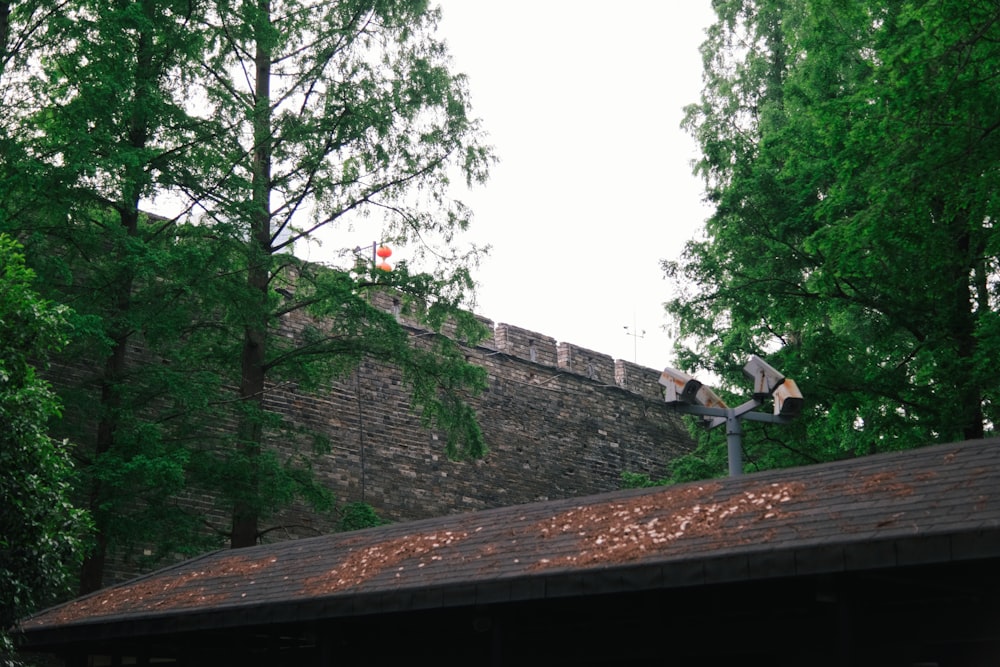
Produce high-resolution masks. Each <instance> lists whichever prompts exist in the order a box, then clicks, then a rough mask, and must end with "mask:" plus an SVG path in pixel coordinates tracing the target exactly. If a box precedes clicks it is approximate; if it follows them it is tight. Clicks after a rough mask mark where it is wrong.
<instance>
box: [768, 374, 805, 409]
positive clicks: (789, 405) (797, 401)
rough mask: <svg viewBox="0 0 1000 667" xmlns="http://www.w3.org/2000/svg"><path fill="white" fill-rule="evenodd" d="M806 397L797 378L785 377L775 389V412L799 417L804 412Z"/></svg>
mask: <svg viewBox="0 0 1000 667" xmlns="http://www.w3.org/2000/svg"><path fill="white" fill-rule="evenodd" d="M803 403H804V399H803V398H802V392H801V391H799V386H798V385H797V384H795V380H793V379H791V378H785V381H784V382H782V383H781V384H780V385H779V386H778V387H777V388H775V390H774V414H776V415H781V416H782V417H797V416H798V415H799V413H800V412H802V405H803Z"/></svg>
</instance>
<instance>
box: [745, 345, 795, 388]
mask: <svg viewBox="0 0 1000 667" xmlns="http://www.w3.org/2000/svg"><path fill="white" fill-rule="evenodd" d="M743 373H744V375H746V376H747V377H748V378H750V379H751V380H753V396H754V398H767V397H768V396H770V395H771V394H773V393H774V390H775V389H777V388H778V387H779V386H780V385H781V383H782V382H784V381H785V376H784V375H782V374H781V373H780V372H779V371H778V370H777V369H776V368H774V367H773V366H771V365H770V364H768V363H767V362H766V361H764V360H763V359H761V358H760V357H758V356H757V355H756V354H751V355H750V361H748V362H747V365H746V366H744V367H743Z"/></svg>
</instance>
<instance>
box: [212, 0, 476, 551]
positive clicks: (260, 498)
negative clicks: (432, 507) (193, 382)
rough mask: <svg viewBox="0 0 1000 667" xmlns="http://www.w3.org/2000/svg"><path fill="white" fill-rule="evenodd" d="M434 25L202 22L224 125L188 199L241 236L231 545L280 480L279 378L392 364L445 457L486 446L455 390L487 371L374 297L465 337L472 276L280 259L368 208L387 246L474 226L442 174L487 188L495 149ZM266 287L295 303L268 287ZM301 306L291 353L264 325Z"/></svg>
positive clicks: (322, 16)
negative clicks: (304, 323) (387, 296)
mask: <svg viewBox="0 0 1000 667" xmlns="http://www.w3.org/2000/svg"><path fill="white" fill-rule="evenodd" d="M437 19H438V15H437V12H436V11H432V10H430V9H429V8H428V5H427V3H426V2H421V1H413V0H394V1H389V2H374V3H373V2H370V1H368V0H362V1H359V0H340V1H338V2H333V3H330V2H313V1H302V0H281V1H276V2H270V1H268V0H260V1H258V2H256V3H230V2H227V1H222V2H218V3H217V5H216V8H215V12H214V13H210V14H209V15H208V16H207V22H206V25H205V28H204V34H206V35H209V36H210V39H211V40H212V42H211V43H212V49H213V54H214V55H213V59H212V60H211V61H210V62H209V64H208V66H209V70H210V72H211V76H210V77H209V78H208V79H207V80H206V87H205V90H204V97H205V100H206V104H207V107H208V111H209V112H210V114H211V116H212V117H215V118H218V119H220V122H221V123H222V125H223V126H224V128H225V131H224V132H221V133H220V134H219V137H218V139H219V141H218V142H216V143H214V144H212V145H213V147H214V148H215V150H216V154H215V156H214V157H213V158H212V160H211V164H207V165H205V166H206V167H208V170H207V171H206V172H205V173H203V174H202V175H200V176H199V181H200V183H201V184H202V185H203V186H204V185H206V184H211V185H212V187H211V188H207V187H202V189H201V191H200V194H199V196H198V197H199V198H198V203H199V206H201V207H202V208H204V209H205V210H206V211H208V213H207V214H206V218H207V219H209V220H211V221H213V222H214V223H215V225H216V226H217V227H219V228H221V229H224V230H226V231H228V232H229V233H230V234H231V236H230V238H232V239H235V240H236V241H237V242H238V243H239V244H240V245H241V247H242V251H241V253H242V256H241V261H242V262H243V264H242V270H241V274H240V275H241V278H240V280H241V283H240V284H238V285H234V286H233V288H232V289H233V295H234V297H233V298H234V302H236V303H238V304H239V307H238V308H237V309H234V310H231V311H230V316H231V318H232V324H233V325H234V328H235V330H236V331H238V332H239V333H240V336H241V351H240V354H239V362H240V366H239V383H238V387H239V399H240V412H239V414H238V428H237V432H236V437H235V447H231V448H226V449H225V450H224V453H223V455H222V456H221V458H220V460H221V462H222V463H223V465H225V467H226V468H228V469H230V470H238V471H240V472H239V474H237V475H234V476H233V477H232V478H231V479H233V480H234V483H233V484H230V485H226V486H225V487H223V491H224V492H225V493H226V494H228V495H229V496H230V497H231V499H232V502H233V525H232V536H231V543H232V545H233V546H234V547H239V546H247V545H250V544H254V543H256V542H257V540H258V538H259V535H260V533H261V528H260V520H261V518H262V517H263V516H265V515H266V513H267V511H268V508H269V507H270V506H271V505H272V504H273V503H272V502H271V501H272V499H273V494H272V493H265V492H264V490H265V489H274V488H278V487H280V486H282V485H281V484H279V483H278V482H279V481H280V480H281V478H282V477H283V476H287V474H288V473H287V471H283V470H282V468H281V467H280V466H279V465H277V463H278V462H276V461H274V460H273V458H272V457H270V456H269V455H268V454H267V452H268V449H267V448H266V446H265V444H266V439H267V435H268V433H269V431H270V432H271V433H273V432H274V431H273V426H274V415H273V413H271V412H269V410H268V407H267V397H268V392H269V387H270V386H272V385H273V383H275V382H278V381H281V380H288V379H295V380H296V381H298V382H300V383H301V386H305V387H306V388H308V387H310V386H315V382H316V381H317V380H321V379H323V378H327V377H330V376H331V375H334V374H337V373H342V372H344V371H345V370H347V369H349V368H350V367H351V366H352V365H353V364H355V363H357V361H358V360H359V359H360V358H362V357H363V356H365V355H370V356H374V357H376V358H379V359H382V360H385V361H390V362H392V363H393V364H395V365H396V366H398V367H399V368H400V369H401V371H402V373H403V377H404V379H405V380H406V381H407V382H408V383H409V384H410V385H411V387H412V388H413V390H414V393H413V397H414V404H415V405H416V406H418V407H419V409H421V410H422V414H423V415H424V417H425V418H426V419H427V420H429V421H434V422H437V423H439V424H440V425H441V426H442V427H444V428H445V430H446V431H447V432H448V433H449V436H450V437H449V439H448V445H449V451H450V453H452V454H468V455H478V454H480V453H481V452H482V451H483V446H484V443H483V439H482V435H481V433H480V432H479V430H478V426H476V424H475V420H474V418H473V417H474V415H473V414H472V412H471V410H470V409H469V407H468V405H467V404H466V403H465V402H464V401H463V400H462V392H463V391H464V390H466V389H475V388H477V387H479V386H481V384H482V382H483V372H482V370H481V369H478V368H476V367H474V366H471V365H470V364H468V363H466V362H465V360H464V357H463V356H462V355H461V353H460V352H459V350H458V349H457V347H456V346H455V344H454V342H452V341H451V340H450V339H449V338H447V337H439V338H438V339H437V340H435V341H434V344H433V346H432V347H430V348H427V347H426V346H423V345H420V344H417V341H413V340H410V339H409V338H408V336H407V335H406V333H405V331H404V330H403V329H402V328H401V327H400V326H399V324H398V323H397V322H396V321H395V319H394V318H393V317H392V316H390V315H388V314H386V313H384V312H381V311H380V310H378V309H377V308H374V307H373V306H372V305H371V301H370V298H369V297H368V294H369V292H370V290H372V289H376V288H378V286H379V285H380V284H384V285H385V286H386V287H389V288H391V289H393V290H395V291H397V292H398V293H399V294H401V295H402V296H403V297H404V298H406V299H407V304H406V305H407V306H410V305H412V306H413V309H412V311H411V314H414V315H417V316H420V317H422V319H423V321H425V322H426V323H429V324H431V325H432V326H434V327H436V328H440V327H441V326H442V325H443V324H444V322H445V321H446V319H447V318H449V317H451V318H454V319H455V321H456V322H457V325H458V326H457V335H458V336H459V337H460V338H469V337H470V336H471V337H475V336H479V335H481V328H480V327H479V325H478V324H477V323H476V322H475V319H474V318H473V317H472V316H471V315H470V314H468V313H462V311H460V310H459V309H458V305H459V304H460V303H461V301H462V299H463V297H464V292H465V291H466V290H467V289H468V288H469V287H470V286H471V281H470V279H469V275H468V272H467V271H466V270H464V269H462V268H452V269H447V268H445V269H444V270H443V271H440V272H435V273H418V274H411V273H410V272H409V271H408V270H406V267H405V266H401V267H398V269H397V270H396V271H394V272H393V273H392V274H390V275H388V276H387V275H385V274H381V275H379V272H378V271H377V270H374V268H373V267H366V269H364V270H360V271H359V270H352V269H350V268H347V267H343V268H341V269H333V268H326V269H322V270H320V269H319V268H318V267H310V266H306V265H302V264H301V263H299V262H297V261H295V260H294V258H293V257H292V256H291V255H290V254H289V250H290V249H291V247H292V245H293V244H294V243H296V242H297V241H300V240H303V239H307V238H309V237H310V236H311V235H313V234H314V233H315V232H316V231H318V230H320V229H324V228H330V227H334V226H335V225H338V224H346V223H349V222H351V221H355V222H360V223H363V222H364V218H362V217H359V216H364V215H377V216H378V217H380V218H381V220H382V225H381V229H380V230H379V232H378V236H379V237H380V238H382V239H383V240H391V241H393V242H395V243H398V244H404V243H406V242H408V241H413V240H417V241H423V240H424V239H427V238H431V237H434V236H439V237H440V238H442V239H443V240H444V242H445V243H448V242H450V241H451V240H452V235H453V233H454V232H455V231H456V230H458V229H461V228H464V227H465V225H466V224H467V222H468V211H467V210H465V208H464V207H462V206H461V205H460V204H458V203H457V202H453V201H451V200H450V199H449V198H448V192H447V185H448V179H449V175H450V174H451V172H452V171H453V170H455V169H457V170H458V171H459V173H462V174H463V175H464V176H465V177H466V178H467V179H469V180H476V181H481V180H482V179H484V178H485V176H486V169H487V167H488V165H489V163H490V160H491V156H490V153H489V151H488V149H487V148H486V147H484V146H483V145H482V144H481V143H480V142H481V137H480V132H479V128H478V125H477V123H476V121H475V120H474V119H472V118H471V117H470V116H469V115H468V111H469V102H468V96H467V91H466V88H465V83H464V79H462V78H461V77H459V76H455V75H454V74H452V73H451V72H450V71H449V69H448V59H447V52H446V50H445V47H444V45H443V44H442V43H441V42H440V41H439V40H438V39H437V38H436V36H435V34H434V29H435V27H436V23H437ZM419 247H420V245H419V244H418V246H417V248H419ZM452 266H454V265H452ZM368 269H371V270H368ZM372 271H374V273H372ZM277 287H282V289H285V290H286V291H289V293H292V292H294V296H293V297H291V298H288V299H281V298H279V296H278V294H277V293H276V288H277ZM302 308H306V309H308V310H309V312H310V313H311V314H312V315H314V316H316V317H318V318H321V319H322V320H323V321H324V325H323V327H315V328H313V329H311V330H310V331H308V332H306V340H307V343H306V345H304V346H301V345H297V344H296V345H294V346H293V347H289V346H288V344H287V343H288V340H287V338H285V337H281V336H275V335H274V334H275V332H276V331H277V323H278V321H279V317H280V316H281V315H282V314H286V313H288V312H291V311H293V310H297V309H302Z"/></svg>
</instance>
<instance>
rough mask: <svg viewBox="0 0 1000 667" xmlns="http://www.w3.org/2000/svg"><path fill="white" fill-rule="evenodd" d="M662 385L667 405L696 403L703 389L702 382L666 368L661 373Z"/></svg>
mask: <svg viewBox="0 0 1000 667" xmlns="http://www.w3.org/2000/svg"><path fill="white" fill-rule="evenodd" d="M660 384H662V385H663V386H664V387H665V389H664V392H663V398H664V400H665V401H666V402H667V403H677V402H681V403H694V402H696V400H697V399H696V397H697V395H698V391H699V390H700V389H701V388H702V386H701V382H699V381H698V380H695V379H694V378H693V377H691V376H690V375H688V374H687V373H685V372H684V371H679V370H677V369H676V368H664V369H663V372H662V373H660ZM709 391H711V390H709Z"/></svg>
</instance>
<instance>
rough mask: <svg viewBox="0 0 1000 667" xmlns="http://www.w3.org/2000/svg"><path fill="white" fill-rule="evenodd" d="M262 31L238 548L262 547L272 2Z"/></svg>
mask: <svg viewBox="0 0 1000 667" xmlns="http://www.w3.org/2000/svg"><path fill="white" fill-rule="evenodd" d="M257 9H258V12H259V16H258V29H257V37H256V42H257V45H256V52H255V54H254V62H255V65H256V81H255V88H256V92H257V97H256V105H255V108H254V123H253V129H254V156H253V178H252V187H253V212H252V213H251V215H252V216H253V217H252V220H251V234H250V235H251V239H250V251H249V253H248V255H249V262H248V269H247V288H248V289H249V291H250V295H251V298H252V300H253V311H252V313H251V314H250V315H249V318H248V322H247V324H246V328H245V330H244V335H243V351H242V354H241V359H240V399H241V402H242V404H243V406H244V409H243V410H242V411H241V413H240V423H239V429H238V437H239V443H238V447H239V448H240V453H241V454H242V455H243V457H244V462H245V464H246V474H247V478H246V479H245V480H244V487H243V489H242V492H241V494H240V497H238V498H237V499H236V503H235V505H234V508H233V527H232V536H231V542H230V544H231V546H232V547H233V548H234V549H236V548H240V547H248V546H252V545H254V544H256V543H257V535H258V532H259V526H258V522H259V510H258V507H259V503H258V502H257V496H258V495H259V482H260V480H259V477H258V472H259V465H258V461H259V457H260V448H261V440H262V435H263V432H262V431H263V428H262V424H261V420H260V415H261V412H262V411H263V408H264V385H265V381H266V371H265V365H264V364H265V360H266V350H267V348H266V342H267V318H268V312H267V289H268V284H269V282H270V270H269V267H270V261H269V260H270V258H271V93H270V82H271V47H270V41H269V36H268V35H267V34H266V32H267V30H268V28H269V19H270V12H271V7H270V2H269V0H259V2H258V3H257Z"/></svg>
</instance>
